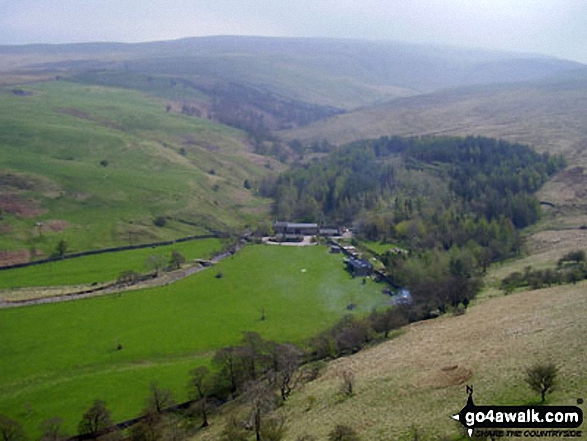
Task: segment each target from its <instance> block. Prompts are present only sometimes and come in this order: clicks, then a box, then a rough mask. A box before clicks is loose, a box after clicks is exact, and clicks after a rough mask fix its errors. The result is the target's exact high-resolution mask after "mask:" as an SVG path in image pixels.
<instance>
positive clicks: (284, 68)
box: [0, 36, 583, 109]
mask: <svg viewBox="0 0 587 441" xmlns="http://www.w3.org/2000/svg"><path fill="white" fill-rule="evenodd" d="M25 55H27V56H28V57H26V59H22V57H23V56H25ZM32 55H39V56H43V57H42V61H39V60H36V62H33V61H31V56H32ZM14 57H21V59H20V60H18V63H16V64H14V61H15V60H14ZM40 60H41V58H40ZM10 62H12V63H13V65H15V66H16V67H17V68H18V69H21V70H22V69H24V70H27V69H35V70H39V69H45V70H47V69H48V70H55V71H65V72H67V71H68V70H74V71H77V72H79V71H80V70H85V69H107V70H125V71H130V72H135V73H137V72H138V73H147V74H151V75H166V76H174V75H177V76H183V77H185V76H198V77H207V78H211V79H221V80H224V81H233V82H237V83H243V84H248V85H254V86H256V87H259V88H262V89H265V90H267V91H269V92H271V93H277V94H280V95H283V96H285V97H288V98H291V99H297V100H301V101H305V102H308V103H315V104H321V105H329V106H334V107H339V108H345V109H353V108H357V107H360V106H366V105H371V104H374V103H378V102H382V101H385V100H389V99H393V98H397V97H401V96H410V95H416V94H421V93H427V92H432V91H437V90H440V89H445V88H453V87H461V86H467V85H477V84H493V83H503V82H525V81H529V80H535V79H540V78H547V77H549V76H552V75H556V74H560V73H563V72H568V71H571V70H574V69H578V68H580V67H582V66H583V65H581V64H579V63H575V62H571V61H566V60H559V59H555V58H552V57H545V56H540V55H533V54H519V53H510V52H499V51H490V50H480V49H461V48H453V47H445V46H433V45H415V44H406V43H397V42H390V41H367V40H351V39H320V38H271V37H237V36H220V37H196V38H185V39H180V40H172V41H158V42H149V43H79V44H63V45H26V46H0V71H6V70H7V69H9V67H10V64H9V63H10Z"/></svg>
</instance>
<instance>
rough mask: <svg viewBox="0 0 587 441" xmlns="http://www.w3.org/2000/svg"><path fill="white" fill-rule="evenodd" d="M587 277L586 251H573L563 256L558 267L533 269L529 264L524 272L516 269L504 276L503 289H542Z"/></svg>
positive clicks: (508, 291) (506, 291) (507, 290)
mask: <svg viewBox="0 0 587 441" xmlns="http://www.w3.org/2000/svg"><path fill="white" fill-rule="evenodd" d="M584 279H587V262H586V261H585V251H583V250H577V251H571V252H569V253H567V254H565V255H564V256H563V257H561V258H560V259H559V261H558V264H557V266H556V268H546V269H536V270H535V269H532V267H530V266H528V267H526V268H524V272H520V271H515V272H513V273H510V274H509V275H507V276H506V277H504V278H503V279H502V281H501V289H502V290H503V291H504V292H505V293H506V294H509V293H510V292H512V291H514V290H515V289H516V288H530V289H541V288H544V287H547V286H552V285H562V284H565V283H573V284H574V283H577V282H578V281H580V280H584Z"/></svg>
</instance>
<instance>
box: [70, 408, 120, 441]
mask: <svg viewBox="0 0 587 441" xmlns="http://www.w3.org/2000/svg"><path fill="white" fill-rule="evenodd" d="M110 426H112V420H111V419H110V411H109V410H108V409H106V403H104V401H102V400H95V401H94V404H93V405H92V407H90V408H89V409H88V410H87V412H86V413H84V415H83V416H82V420H81V421H80V423H79V425H78V430H79V434H80V435H89V436H90V437H92V438H94V439H96V438H98V436H99V435H100V434H101V433H102V432H104V431H105V430H106V429H107V428H108V427H110Z"/></svg>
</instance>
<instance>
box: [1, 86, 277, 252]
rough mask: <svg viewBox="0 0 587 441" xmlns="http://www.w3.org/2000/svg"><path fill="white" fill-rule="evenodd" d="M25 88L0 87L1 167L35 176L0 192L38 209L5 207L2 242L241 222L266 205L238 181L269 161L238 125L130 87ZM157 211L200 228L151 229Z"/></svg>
mask: <svg viewBox="0 0 587 441" xmlns="http://www.w3.org/2000/svg"><path fill="white" fill-rule="evenodd" d="M27 90H31V91H33V92H34V94H33V95H31V96H15V95H12V94H11V93H2V94H0V124H2V126H3V130H2V133H1V134H0V149H1V151H2V155H1V159H0V169H1V170H2V173H7V172H16V173H17V174H18V176H20V177H21V178H22V179H24V180H28V181H31V182H32V183H33V185H29V186H28V188H13V187H11V186H10V183H9V184H6V183H5V185H4V187H3V188H2V190H3V192H2V193H3V194H4V197H7V196H6V195H7V194H12V195H13V194H17V195H18V197H19V198H21V199H23V198H24V199H25V200H28V201H29V202H28V203H29V205H32V206H33V207H34V208H36V210H37V212H38V215H37V216H34V217H30V216H29V217H23V216H20V217H19V216H14V215H4V216H3V219H2V221H1V224H2V227H3V228H4V230H5V231H8V232H10V234H2V235H1V236H0V249H18V248H22V247H23V246H24V247H27V248H28V247H32V246H34V247H36V248H39V249H41V250H43V251H44V252H45V253H46V254H48V253H50V252H52V250H53V249H54V246H55V243H56V242H57V241H58V239H59V237H65V238H66V239H67V241H68V243H69V245H70V249H69V250H70V251H77V250H83V249H88V248H101V247H106V246H111V245H116V244H121V243H128V242H129V239H130V240H131V241H134V243H137V242H150V241H153V240H156V239H166V238H174V237H179V236H183V235H187V234H194V233H197V232H201V231H203V228H210V227H216V228H219V229H226V228H230V227H236V226H239V225H240V226H242V225H243V224H244V223H246V222H249V221H251V220H252V219H254V218H255V217H256V216H258V215H259V214H262V213H264V212H266V211H267V209H268V202H267V201H264V200H262V199H258V198H256V197H254V196H253V195H252V193H251V192H249V191H246V190H245V189H244V188H243V187H242V183H243V181H244V179H247V178H248V179H255V178H258V177H259V176H261V175H263V174H265V173H267V169H266V168H264V167H262V164H263V162H262V159H261V158H257V157H255V155H252V154H250V153H248V152H246V150H245V148H244V145H243V143H242V141H241V140H240V139H241V137H242V134H241V133H240V132H239V131H236V130H234V129H231V128H228V127H223V126H220V125H215V124H212V123H210V122H207V121H205V120H200V119H196V118H188V117H183V116H179V115H172V114H167V113H166V112H165V106H164V103H163V102H160V101H158V100H156V99H150V98H145V97H143V96H142V95H141V94H140V93H137V92H132V91H127V90H121V89H108V88H102V87H87V86H79V85H74V84H71V83H66V82H52V83H45V84H39V85H35V86H31V87H27ZM180 148H184V149H185V151H186V154H185V156H184V155H181V154H179V150H180ZM102 160H106V161H108V166H107V167H102V166H101V165H100V161H102ZM211 169H214V171H215V175H214V176H212V175H210V174H209V173H208V171H209V170H211ZM31 200H32V201H33V202H30V201H31ZM158 215H168V216H172V217H174V218H180V219H184V220H188V221H191V222H195V223H197V224H199V225H201V227H202V228H199V229H198V228H194V227H191V226H187V225H184V224H181V223H178V222H173V221H172V222H168V225H166V227H165V228H162V229H157V228H155V227H154V226H153V224H152V219H153V218H154V217H155V216H158ZM55 219H59V220H65V221H66V222H67V223H68V224H69V228H67V229H66V230H65V231H63V232H62V233H59V234H55V233H54V232H53V233H52V232H51V231H46V232H45V234H42V235H40V234H39V232H38V231H37V229H35V228H34V221H47V220H55ZM57 236H58V237H57Z"/></svg>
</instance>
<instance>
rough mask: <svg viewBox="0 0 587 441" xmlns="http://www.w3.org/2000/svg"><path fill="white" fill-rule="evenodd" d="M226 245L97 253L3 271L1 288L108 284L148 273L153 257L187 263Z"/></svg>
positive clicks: (205, 242) (202, 242)
mask: <svg viewBox="0 0 587 441" xmlns="http://www.w3.org/2000/svg"><path fill="white" fill-rule="evenodd" d="M223 245H224V241H223V240H221V239H216V238H211V239H198V240H192V241H188V242H181V243H176V244H173V245H165V246H161V247H157V248H150V247H149V248H141V249H137V250H127V251H117V252H114V253H105V254H96V255H91V256H83V257H77V258H74V259H66V260H56V261H54V262H49V263H44V264H41V265H36V266H29V267H25V268H15V269H10V270H4V271H0V288H17V287H28V286H58V285H79V284H86V283H93V282H107V281H110V280H115V279H116V278H117V277H118V276H119V275H120V273H121V272H123V271H129V270H132V271H136V272H139V273H143V272H146V271H148V270H149V268H147V267H146V265H145V261H146V260H147V258H148V257H149V256H152V255H160V256H164V257H165V258H167V259H169V258H170V256H171V251H173V250H177V251H179V252H180V253H182V254H183V256H184V257H185V258H186V260H192V259H196V258H203V259H208V258H210V257H211V256H212V254H213V253H214V252H216V251H220V250H222V247H223Z"/></svg>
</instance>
